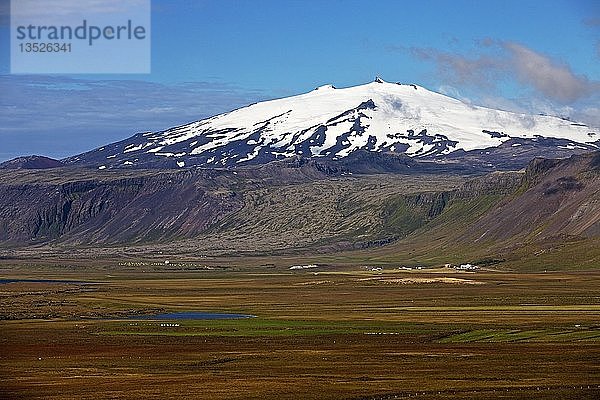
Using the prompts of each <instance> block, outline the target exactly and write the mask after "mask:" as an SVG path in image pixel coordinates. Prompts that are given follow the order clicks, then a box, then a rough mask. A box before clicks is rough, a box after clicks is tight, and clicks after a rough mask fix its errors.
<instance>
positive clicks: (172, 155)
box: [65, 78, 600, 169]
mask: <svg viewBox="0 0 600 400" xmlns="http://www.w3.org/2000/svg"><path fill="white" fill-rule="evenodd" d="M548 138H555V139H560V140H559V141H553V143H555V145H556V146H559V147H561V148H564V149H569V148H573V149H581V150H587V149H593V148H596V147H597V144H598V141H599V140H600V134H599V133H598V132H594V131H593V130H592V129H591V128H590V127H588V126H586V125H584V124H578V123H574V122H571V121H568V120H564V119H561V118H557V117H551V116H543V115H527V114H517V113H512V112H507V111H501V110H494V109H490V108H485V107H478V106H473V105H470V104H466V103H464V102H462V101H460V100H456V99H454V98H451V97H448V96H445V95H442V94H439V93H436V92H432V91H430V90H427V89H425V88H423V87H420V86H417V85H412V84H410V85H407V84H400V83H389V82H385V81H383V80H381V79H380V78H376V79H375V81H373V82H371V83H368V84H365V85H360V86H354V87H349V88H342V89H338V88H335V87H334V86H332V85H326V86H321V87H318V88H316V89H315V90H313V91H311V92H309V93H305V94H301V95H297V96H292V97H286V98H282V99H276V100H270V101H264V102H260V103H256V104H252V105H249V106H247V107H243V108H240V109H237V110H234V111H232V112H229V113H225V114H220V115H217V116H214V117H211V118H208V119H203V120H200V121H197V122H193V123H190V124H186V125H182V126H178V127H175V128H171V129H168V130H165V131H162V132H150V133H140V134H137V135H135V136H133V137H131V138H129V139H126V140H124V141H121V142H118V143H114V144H111V145H107V146H104V147H101V148H99V149H96V150H93V151H91V152H88V153H84V154H82V155H80V156H76V157H71V158H69V159H67V160H65V162H67V163H76V164H88V165H94V166H97V167H98V168H101V169H104V168H113V167H127V166H133V167H144V166H155V165H170V166H173V167H174V166H178V167H187V166H206V167H234V166H240V165H245V164H258V163H265V162H268V161H272V160H276V159H281V158H286V157H290V156H294V155H301V156H305V157H320V158H328V159H338V158H343V157H346V156H348V155H349V154H350V153H352V152H354V151H356V150H359V149H363V150H368V151H375V152H392V153H400V154H406V155H408V156H410V157H418V158H430V157H438V158H439V157H440V156H445V155H448V154H451V153H453V152H456V151H457V150H463V151H467V152H468V151H472V150H478V149H488V148H495V147H498V146H501V145H503V143H505V142H508V141H511V142H510V143H512V144H511V146H520V145H522V144H523V140H526V141H527V140H531V141H537V140H544V139H548ZM455 154H456V153H455ZM165 162H166V163H167V164H164V163H165Z"/></svg>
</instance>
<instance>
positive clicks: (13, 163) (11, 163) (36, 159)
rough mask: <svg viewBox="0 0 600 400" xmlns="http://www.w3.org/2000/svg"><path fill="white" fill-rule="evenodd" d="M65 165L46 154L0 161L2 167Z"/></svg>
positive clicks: (53, 166)
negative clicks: (45, 155)
mask: <svg viewBox="0 0 600 400" xmlns="http://www.w3.org/2000/svg"><path fill="white" fill-rule="evenodd" d="M57 167H64V164H63V163H62V162H60V161H59V160H55V159H53V158H49V157H44V156H26V157H18V158H14V159H12V160H8V161H5V162H3V163H0V169H46V168H57Z"/></svg>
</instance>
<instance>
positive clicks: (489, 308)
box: [0, 262, 600, 399]
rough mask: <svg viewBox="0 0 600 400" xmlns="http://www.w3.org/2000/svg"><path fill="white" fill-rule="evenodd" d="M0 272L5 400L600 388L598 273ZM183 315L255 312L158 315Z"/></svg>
mask: <svg viewBox="0 0 600 400" xmlns="http://www.w3.org/2000/svg"><path fill="white" fill-rule="evenodd" d="M139 271H143V272H139ZM1 272H2V275H1V277H2V283H1V284H0V298H1V299H2V309H1V310H0V317H1V318H2V322H1V324H2V327H1V330H0V376H1V379H0V396H1V397H2V398H3V399H143V398H156V399H163V398H189V399H248V398H256V399H339V398H343V399H396V398H398V399H402V398H420V399H490V398H500V399H597V398H600V272H599V271H585V272H557V271H555V272H546V273H543V272H540V273H516V272H506V271H503V272H500V271H494V270H485V269H481V270H478V271H475V272H473V271H456V270H454V269H450V268H433V269H422V270H418V269H412V270H408V269H400V268H398V267H392V266H389V267H383V268H373V267H367V266H348V265H334V264H329V265H319V266H317V267H314V268H304V269H289V266H288V265H275V264H264V263H263V264H261V265H254V266H253V265H250V264H247V265H241V264H240V265H235V264H233V263H231V262H229V263H222V264H221V265H217V264H216V263H215V264H213V265H212V266H211V265H200V264H196V263H192V262H182V263H171V264H170V265H162V266H159V264H158V263H153V262H147V263H144V262H141V263H138V265H135V266H132V267H124V266H123V265H111V263H105V264H102V263H98V262H96V263H95V262H88V263H86V264H85V265H83V264H82V265H68V266H67V265H60V264H56V263H54V264H52V265H44V264H43V263H38V264H35V263H28V264H17V265H15V264H10V263H5V264H3V266H2V270H1ZM181 312H205V313H236V314H244V315H246V316H248V317H246V318H236V319H218V320H217V319H215V320H205V319H189V318H187V317H185V316H184V317H181V318H183V319H178V318H180V317H179V316H172V317H170V319H160V318H161V317H160V314H164V313H181ZM250 316H251V317H250Z"/></svg>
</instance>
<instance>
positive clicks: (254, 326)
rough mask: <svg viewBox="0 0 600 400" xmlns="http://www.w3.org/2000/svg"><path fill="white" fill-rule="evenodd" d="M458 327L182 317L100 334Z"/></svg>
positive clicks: (117, 326)
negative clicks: (184, 318)
mask: <svg viewBox="0 0 600 400" xmlns="http://www.w3.org/2000/svg"><path fill="white" fill-rule="evenodd" d="M452 330H454V331H456V327H447V326H443V325H442V326H441V325H437V324H385V323H383V324H382V323H377V322H371V321H297V320H294V321H290V320H263V319H259V318H250V319H239V320H197V321H194V320H178V321H175V320H173V321H137V322H116V323H109V324H107V325H105V326H101V330H99V331H98V332H97V334H100V335H140V336H309V335H334V334H364V335H431V334H438V335H439V334H440V332H441V331H446V332H448V331H452Z"/></svg>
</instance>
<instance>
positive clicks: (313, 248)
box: [0, 151, 600, 269]
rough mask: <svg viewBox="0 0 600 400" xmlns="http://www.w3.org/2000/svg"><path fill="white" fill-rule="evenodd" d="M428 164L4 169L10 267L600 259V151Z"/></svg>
mask: <svg viewBox="0 0 600 400" xmlns="http://www.w3.org/2000/svg"><path fill="white" fill-rule="evenodd" d="M423 164H425V165H423ZM427 165H428V164H427V163H421V162H418V161H415V160H413V159H410V158H408V157H398V156H394V157H391V156H388V155H380V154H377V153H371V152H367V151H357V152H354V153H353V154H352V155H351V156H349V157H347V158H343V159H340V160H335V161H334V160H315V159H306V158H300V157H297V158H293V159H286V160H283V161H275V162H271V163H268V164H264V165H256V166H247V167H241V168H236V169H229V170H227V169H210V168H209V169H203V168H192V169H181V170H160V169H154V170H141V169H134V170H122V169H121V170H107V171H98V170H94V169H89V168H58V169H49V170H44V171H35V172H32V171H27V170H21V171H15V170H0V243H1V244H2V246H1V247H2V248H3V249H4V250H3V251H0V257H2V256H7V255H10V254H12V253H11V251H12V250H11V248H13V246H17V247H21V248H26V245H30V244H33V245H35V246H33V247H30V249H31V250H30V251H31V252H32V253H31V254H33V255H34V256H36V257H38V256H39V254H41V253H40V252H41V251H42V250H41V249H42V247H39V246H47V247H45V250H44V251H50V252H52V251H57V252H59V253H60V254H64V252H65V251H67V250H65V249H71V250H73V249H78V251H89V252H91V253H89V254H95V253H94V252H97V251H102V252H105V253H106V254H113V253H114V252H119V251H121V250H118V249H117V247H113V246H115V245H119V246H124V247H122V249H125V248H129V249H132V250H122V251H124V252H125V253H123V254H127V252H128V251H133V252H135V253H136V254H137V253H138V252H142V253H143V252H149V253H148V254H158V253H157V252H160V254H174V255H177V256H184V255H190V256H198V255H202V256H205V255H214V256H220V255H277V254H290V253H295V254H302V252H304V253H303V254H312V255H315V254H319V253H327V254H329V253H332V252H337V251H347V250H353V251H354V250H360V249H367V248H368V251H366V252H365V253H364V254H363V256H364V257H367V258H368V257H373V258H374V259H378V260H383V259H389V260H392V261H393V260H396V261H395V262H405V261H406V260H408V261H410V260H412V261H411V262H419V260H429V261H428V262H434V263H435V262H437V263H441V264H444V263H446V262H460V261H468V260H479V259H486V260H487V259H488V258H490V257H491V259H493V260H497V259H502V260H504V259H507V260H509V261H510V263H512V264H509V267H511V266H512V265H515V264H514V263H513V262H514V261H515V257H520V258H527V259H530V260H534V261H535V260H537V261H535V262H536V263H538V264H539V268H541V269H544V268H547V267H546V266H544V265H542V264H543V263H545V262H546V263H547V262H554V261H560V262H564V260H569V262H575V261H577V260H579V261H577V262H580V261H581V262H586V263H589V262H597V261H594V260H598V258H597V257H600V246H598V244H599V243H600V206H599V204H600V152H594V153H590V154H585V155H577V156H572V157H570V158H568V159H562V160H552V159H535V160H533V161H532V162H531V163H530V164H529V166H528V167H527V169H526V170H525V171H522V172H493V173H490V174H487V175H483V176H476V177H473V176H465V175H456V174H453V173H443V174H434V173H432V171H428V170H427ZM415 169H416V171H414V170H415ZM352 171H355V172H352ZM390 171H392V172H395V173H393V174H390V173H387V172H390ZM365 174H366V175H365ZM127 246H129V247H127ZM140 246H141V247H140ZM52 249H55V250H52ZM86 249H88V250H86ZM569 252H570V253H569ZM123 254H122V255H123ZM515 254H516V255H515ZM398 257H405V258H404V259H402V258H400V259H399V258H398ZM407 257H408V258H407ZM552 257H555V258H552ZM565 257H566V258H565ZM594 257H596V258H594ZM408 261H406V262H408ZM488 261H489V260H488ZM486 262H487V261H486ZM490 262H491V261H490ZM494 262H496V261H494ZM532 265H533V264H532ZM536 265H537V264H536ZM582 265H583V264H582ZM586 265H587V264H586ZM527 268H529V267H527ZM536 268H538V267H536Z"/></svg>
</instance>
